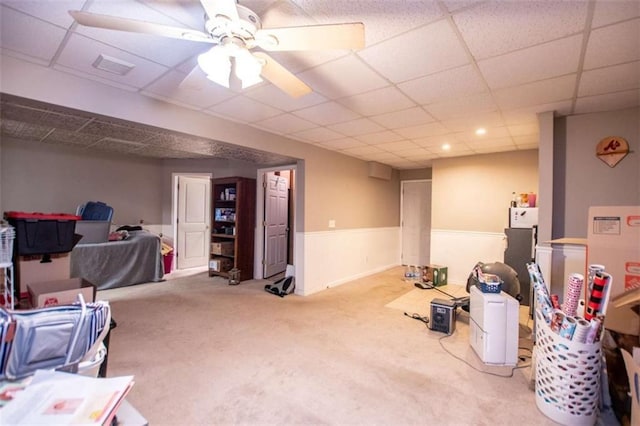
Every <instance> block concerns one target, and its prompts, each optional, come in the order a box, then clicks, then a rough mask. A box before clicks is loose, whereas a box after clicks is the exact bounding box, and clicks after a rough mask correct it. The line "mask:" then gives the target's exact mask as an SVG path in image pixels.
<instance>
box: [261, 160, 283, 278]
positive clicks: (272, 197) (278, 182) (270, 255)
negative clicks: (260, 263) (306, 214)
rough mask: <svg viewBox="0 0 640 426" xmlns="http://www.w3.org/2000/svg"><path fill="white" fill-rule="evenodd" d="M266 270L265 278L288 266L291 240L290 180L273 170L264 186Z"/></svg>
mask: <svg viewBox="0 0 640 426" xmlns="http://www.w3.org/2000/svg"><path fill="white" fill-rule="evenodd" d="M264 203H265V206H264V271H263V276H264V277H265V278H267V277H270V276H273V275H275V274H279V273H280V272H284V271H285V269H286V268H287V245H288V241H289V238H288V237H289V181H288V179H287V178H285V177H283V176H278V175H276V174H275V173H273V172H270V173H267V174H266V175H265V188H264Z"/></svg>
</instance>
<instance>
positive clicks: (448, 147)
mask: <svg viewBox="0 0 640 426" xmlns="http://www.w3.org/2000/svg"><path fill="white" fill-rule="evenodd" d="M450 149H451V145H449V144H448V143H445V144H444V145H442V150H443V151H449V150H450Z"/></svg>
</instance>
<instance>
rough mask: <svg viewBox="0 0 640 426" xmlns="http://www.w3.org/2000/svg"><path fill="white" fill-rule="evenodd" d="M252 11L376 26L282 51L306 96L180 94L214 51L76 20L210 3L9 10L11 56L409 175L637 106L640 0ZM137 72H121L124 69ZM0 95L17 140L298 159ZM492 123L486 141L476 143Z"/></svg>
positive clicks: (187, 0) (190, 14)
mask: <svg viewBox="0 0 640 426" xmlns="http://www.w3.org/2000/svg"><path fill="white" fill-rule="evenodd" d="M239 3H240V4H242V5H243V6H246V7H248V8H250V9H252V10H253V11H254V12H256V13H257V14H258V15H259V16H261V18H262V25H263V27H265V28H268V27H283V26H299V25H307V24H323V23H335V22H354V21H359V22H363V23H364V25H365V41H366V43H365V48H364V49H362V50H359V51H346V50H337V51H320V52H272V53H270V54H271V55H272V56H273V57H274V58H275V59H276V60H277V61H279V62H280V63H281V64H283V65H284V66H285V67H287V68H288V69H289V70H290V71H292V72H294V73H295V74H296V75H297V76H298V77H299V78H300V79H301V80H302V81H304V82H305V83H306V84H307V85H309V86H310V87H311V88H312V89H313V92H312V93H311V94H308V95H306V96H303V97H301V98H297V99H294V98H291V97H289V96H287V95H286V94H284V93H283V92H281V91H280V90H279V89H277V88H276V87H275V86H273V85H271V84H270V83H268V82H263V83H261V84H259V85H257V86H253V87H251V88H248V89H244V90H233V89H226V88H223V87H221V86H217V85H215V84H214V83H210V84H209V85H207V86H206V87H204V88H202V89H201V90H193V89H192V88H188V87H180V86H179V85H180V82H181V81H182V80H183V79H185V78H186V77H187V75H188V74H189V73H190V72H191V71H192V69H194V67H195V66H196V58H197V56H198V55H199V54H200V53H203V52H204V51H206V50H208V49H209V48H210V45H208V44H204V43H197V42H188V41H183V40H174V39H168V38H163V37H158V36H152V35H142V34H134V33H127V32H119V31H112V30H104V29H98V28H88V27H82V26H78V25H77V24H75V23H74V21H73V19H72V18H71V16H70V15H69V14H68V12H67V11H68V10H85V11H88V12H94V13H100V14H107V15H113V16H120V17H126V18H132V19H138V20H144V21H149V22H154V23H159V24H164V25H171V26H179V27H185V28H193V29H197V30H202V23H203V9H202V6H201V4H200V2H199V1H197V0H175V1H146V0H145V1H143V0H139V1H135V0H93V1H91V0H87V1H85V0H56V1H45V0H31V1H30V0H19V1H16V0H0V14H1V24H2V28H1V30H0V31H1V33H0V48H1V53H2V55H6V56H10V57H12V58H16V59H19V60H21V61H27V62H29V63H31V64H34V63H35V64H38V65H40V66H43V67H50V68H54V69H56V70H58V71H62V72H66V73H70V74H73V75H74V76H76V77H81V78H86V79H89V80H92V81H97V82H100V83H103V84H105V85H108V86H113V87H114V88H118V89H124V90H127V91H130V92H136V93H138V94H139V95H140V96H146V97H151V98H154V99H159V100H162V101H165V102H169V103H172V104H175V105H178V106H180V107H185V108H189V109H192V110H193V109H195V110H199V111H201V112H203V113H206V114H211V115H214V116H217V117H221V118H224V119H228V120H231V121H233V122H236V123H243V124H246V125H248V126H252V127H256V128H259V129H261V130H265V131H268V132H271V133H275V134H279V135H283V136H286V137H288V138H290V139H294V140H297V141H299V142H300V143H306V144H312V145H316V146H320V147H322V148H326V149H329V150H334V151H338V152H341V153H343V154H345V155H349V156H353V157H357V158H360V159H363V160H366V161H377V162H381V163H385V164H388V165H390V166H393V167H394V168H397V169H415V168H421V167H429V166H430V164H431V162H432V161H433V160H434V159H437V158H442V157H451V156H465V155H474V154H484V153H492V152H503V151H515V150H527V149H535V148H537V146H538V125H537V115H536V114H537V113H539V112H546V111H555V113H556V115H558V116H564V115H572V114H584V113H590V112H598V111H611V110H617V109H623V108H629V107H636V106H639V105H640V2H638V1H637V0H631V1H619V0H595V1H579V0H576V1H566V0H564V1H556V0H545V1H525V0H522V1H473V0H451V1H449V0H442V1H432V0H424V1H420V0H412V1H401V0H387V1H384V0H379V1H373V0H370V1H367V0H362V1H337V0H336V1H328V0H325V1H317V0H316V1H311V0H289V1H267V0H241V1H240V2H239ZM101 60H102V62H101ZM105 60H106V62H105ZM94 64H95V65H94ZM98 65H101V66H98ZM128 65H132V66H133V68H132V69H131V70H130V71H129V72H127V73H125V74H124V75H121V74H119V73H116V72H114V71H116V70H119V69H124V68H126V67H127V66H128ZM0 66H1V65H0ZM0 89H1V87H0ZM2 99H3V103H2V135H4V136H12V137H19V138H22V139H30V140H41V141H43V142H48V143H56V144H65V145H72V146H79V147H81V148H82V149H98V150H115V151H117V152H126V153H134V154H138V155H146V156H153V157H158V158H200V157H208V156H224V155H227V156H231V157H233V156H239V157H240V158H241V159H245V160H247V161H252V162H255V163H256V164H258V163H260V164H268V163H278V162H281V161H286V160H287V158H286V157H282V156H277V155H275V154H269V153H268V152H260V151H256V150H251V149H247V148H243V147H238V146H236V145H231V144H228V143H226V141H211V140H206V139H203V138H196V137H191V136H189V135H184V134H175V133H172V132H168V131H167V132H164V131H162V129H156V128H149V126H142V125H138V124H136V123H126V122H121V121H117V120H112V119H109V118H108V117H96V116H88V115H87V114H83V113H82V112H80V111H73V110H69V109H64V108H60V107H56V106H54V105H45V104H41V103H39V102H35V101H33V100H31V101H29V100H26V101H25V100H23V99H20V98H15V97H9V96H6V95H5V96H3V98H2ZM9 105H11V107H9ZM43 111H44V112H43ZM56 114H61V115H62V116H64V117H63V118H64V119H60V120H59V119H58V118H59V117H58V116H57V115H56ZM480 127H482V128H484V129H485V130H486V133H485V134H484V135H477V134H476V130H477V129H478V128H480ZM444 144H448V145H449V150H448V151H445V150H443V149H442V146H443V145H444Z"/></svg>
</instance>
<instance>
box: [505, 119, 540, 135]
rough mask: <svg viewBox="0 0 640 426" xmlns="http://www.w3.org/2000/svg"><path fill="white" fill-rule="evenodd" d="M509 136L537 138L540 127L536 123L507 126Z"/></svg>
mask: <svg viewBox="0 0 640 426" xmlns="http://www.w3.org/2000/svg"><path fill="white" fill-rule="evenodd" d="M507 129H508V130H509V134H510V135H511V136H514V137H515V136H535V137H536V138H537V137H538V134H539V133H540V126H539V125H538V123H537V122H531V123H528V124H517V125H512V126H508V127H507Z"/></svg>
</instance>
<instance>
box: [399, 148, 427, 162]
mask: <svg viewBox="0 0 640 426" xmlns="http://www.w3.org/2000/svg"><path fill="white" fill-rule="evenodd" d="M394 152H395V153H396V155H398V156H399V157H402V158H406V159H408V160H428V159H431V158H435V157H436V154H434V153H433V152H431V151H429V150H427V149H426V148H419V147H418V148H412V149H400V150H398V151H394Z"/></svg>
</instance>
